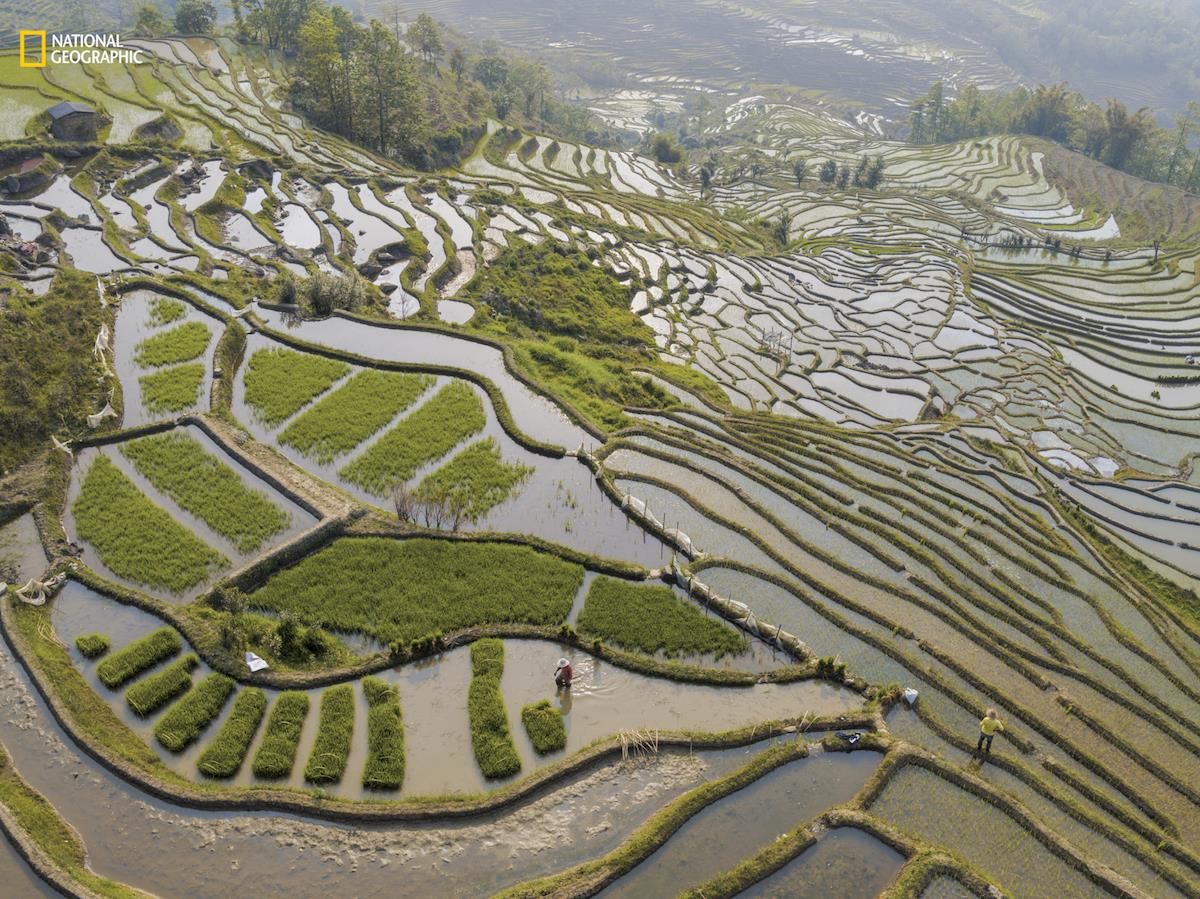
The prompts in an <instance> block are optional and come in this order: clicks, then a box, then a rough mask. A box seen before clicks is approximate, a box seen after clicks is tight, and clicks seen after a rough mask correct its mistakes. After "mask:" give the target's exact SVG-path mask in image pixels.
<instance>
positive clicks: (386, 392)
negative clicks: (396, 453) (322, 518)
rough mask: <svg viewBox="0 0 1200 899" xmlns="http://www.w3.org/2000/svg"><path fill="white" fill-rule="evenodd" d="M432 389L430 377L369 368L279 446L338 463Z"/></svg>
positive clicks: (292, 428)
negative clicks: (339, 459) (285, 446)
mask: <svg viewBox="0 0 1200 899" xmlns="http://www.w3.org/2000/svg"><path fill="white" fill-rule="evenodd" d="M431 384H433V378H431V377H429V376H427V375H409V374H402V373H399V372H390V371H377V370H375V369H370V368H368V369H365V370H363V371H361V372H359V373H358V374H357V375H355V376H354V377H353V378H351V379H350V380H349V381H347V382H346V383H345V384H343V385H342V386H341V387H339V388H338V389H337V390H335V391H334V392H333V393H331V394H329V396H327V397H325V398H324V399H322V400H320V401H319V402H318V403H316V404H315V405H314V406H313V407H312V408H311V409H309V410H308V411H306V412H305V413H304V414H303V415H301V416H300V417H299V418H297V419H296V420H295V421H293V422H292V423H291V424H290V425H288V426H287V427H286V428H285V429H284V430H283V432H282V433H281V434H280V435H279V442H280V443H283V444H286V445H287V446H291V447H294V448H295V449H297V450H299V451H300V452H301V453H303V454H304V455H306V456H309V457H310V458H314V459H316V460H317V461H318V462H321V463H327V462H332V461H333V460H334V459H335V458H337V457H338V456H340V455H343V454H344V453H348V452H349V451H350V450H352V449H354V447H356V446H358V445H359V444H360V443H362V442H363V441H364V440H366V439H367V438H368V437H370V436H371V435H372V434H374V433H376V432H377V431H378V430H380V429H381V428H383V427H385V426H386V425H387V424H388V423H389V422H390V421H391V420H392V419H393V418H395V417H396V416H397V415H398V414H399V413H400V412H401V410H403V409H407V408H408V407H409V406H411V405H412V404H413V403H414V402H415V401H416V399H417V397H419V396H420V395H421V394H422V393H424V392H425V391H426V390H427V389H429V387H430V385H431Z"/></svg>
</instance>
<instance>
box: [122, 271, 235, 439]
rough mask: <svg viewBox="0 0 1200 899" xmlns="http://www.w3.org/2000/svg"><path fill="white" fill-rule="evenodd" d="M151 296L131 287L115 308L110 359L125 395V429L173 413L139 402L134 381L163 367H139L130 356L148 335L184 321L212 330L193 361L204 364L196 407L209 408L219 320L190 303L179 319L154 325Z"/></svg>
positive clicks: (139, 397)
mask: <svg viewBox="0 0 1200 899" xmlns="http://www.w3.org/2000/svg"><path fill="white" fill-rule="evenodd" d="M155 299H157V295H156V294H155V293H153V292H152V291H148V290H135V291H132V292H130V293H128V294H126V295H125V297H124V298H123V299H122V300H121V308H120V309H119V310H118V311H117V322H116V327H115V328H114V331H113V343H112V347H113V353H112V358H113V367H114V368H115V369H116V372H117V377H119V378H120V379H121V391H122V395H123V396H124V398H125V415H124V418H123V419H122V425H123V426H124V427H126V428H131V427H134V426H136V425H141V424H146V423H147V422H151V421H161V420H163V419H166V418H171V417H173V415H174V414H175V413H168V412H164V413H160V414H158V415H151V414H150V413H149V412H147V411H146V408H145V407H144V406H143V405H142V387H141V384H139V383H138V378H140V377H142V376H143V375H147V374H150V373H152V372H154V371H161V370H163V369H146V368H142V367H141V366H140V365H138V364H137V362H135V361H134V355H135V353H136V351H137V346H138V344H140V343H141V342H142V341H143V340H145V339H146V338H147V337H149V336H150V335H151V334H155V333H159V332H161V331H166V330H169V329H171V328H176V327H178V326H179V325H181V324H183V323H184V322H191V321H198V322H203V323H204V324H205V325H206V326H207V327H208V329H209V330H210V331H211V332H212V339H211V340H210V341H209V343H208V349H207V350H205V352H204V355H203V356H201V357H200V358H199V359H195V360H193V361H195V362H202V363H204V378H203V379H202V381H201V383H200V395H199V399H198V401H197V403H196V408H197V409H199V410H201V411H207V410H208V408H209V394H210V393H211V390H212V361H213V354H214V353H216V351H217V340H218V339H219V337H220V335H221V331H222V329H223V323H222V322H221V321H220V320H219V319H215V318H212V317H211V316H209V315H206V314H205V313H203V312H201V311H200V310H198V309H196V308H195V307H194V306H192V305H191V304H185V307H186V311H185V313H184V317H183V318H182V319H179V320H178V321H175V322H172V323H171V324H170V325H167V326H165V327H162V328H155V327H153V326H152V325H151V324H150V304H151V303H152V302H153V301H154V300H155Z"/></svg>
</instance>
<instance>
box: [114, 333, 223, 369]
mask: <svg viewBox="0 0 1200 899" xmlns="http://www.w3.org/2000/svg"><path fill="white" fill-rule="evenodd" d="M211 340H212V331H210V330H208V326H207V325H205V324H204V323H203V322H184V323H183V324H182V325H179V326H178V327H175V328H172V329H171V330H170V331H164V332H163V333H161V334H155V335H154V336H153V337H147V338H146V339H145V340H143V341H142V342H141V343H139V344H138V346H137V350H135V351H134V355H133V358H134V361H135V362H137V364H138V365H140V366H141V367H142V368H158V367H159V366H162V365H174V364H175V363H177V362H190V361H191V360H192V359H195V358H196V357H198V356H202V355H204V351H205V350H207V349H208V344H209V341H211Z"/></svg>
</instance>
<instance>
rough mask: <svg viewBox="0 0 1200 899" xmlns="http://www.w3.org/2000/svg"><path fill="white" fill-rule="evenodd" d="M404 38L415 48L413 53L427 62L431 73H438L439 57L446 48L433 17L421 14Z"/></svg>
mask: <svg viewBox="0 0 1200 899" xmlns="http://www.w3.org/2000/svg"><path fill="white" fill-rule="evenodd" d="M404 37H405V39H406V40H407V41H408V43H409V45H410V46H411V47H412V48H413V52H415V53H416V54H418V55H419V56H420V57H421V58H422V59H423V60H425V64H426V65H427V66H429V71H431V72H436V71H437V61H438V57H439V56H441V55H442V53H443V51H444V50H445V48H444V47H443V46H442V36H441V34H440V33H439V32H438V27H437V23H436V22H434V21H433V16H431V15H429V13H425V12H423V13H421V14H420V15H419V16H417V21H415V22H413V23H412V25H410V26H409V27H408V31H407V32H406V33H405V35H404Z"/></svg>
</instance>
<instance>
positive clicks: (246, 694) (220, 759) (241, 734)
mask: <svg viewBox="0 0 1200 899" xmlns="http://www.w3.org/2000/svg"><path fill="white" fill-rule="evenodd" d="M266 711H267V694H266V693H264V692H263V691H262V690H260V689H258V687H247V688H246V689H245V690H243V691H242V692H241V693H239V694H238V695H237V698H236V699H235V700H234V701H233V710H232V711H231V712H230V713H229V717H228V718H226V719H225V723H224V724H222V725H221V729H220V730H219V731H217V735H216V736H215V737H213V739H212V742H211V743H209V744H208V745H207V746H206V747H204V752H202V753H201V754H200V761H199V762H198V767H199V768H200V771H201V773H202V774H207V775H208V776H209V777H218V778H227V777H233V776H234V775H235V774H237V773H238V769H240V768H241V767H242V762H243V761H245V759H246V753H247V752H249V751H250V743H251V741H253V739H254V735H255V734H256V733H257V732H258V726H259V725H260V724H262V719H263V714H264V713H265V712H266Z"/></svg>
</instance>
